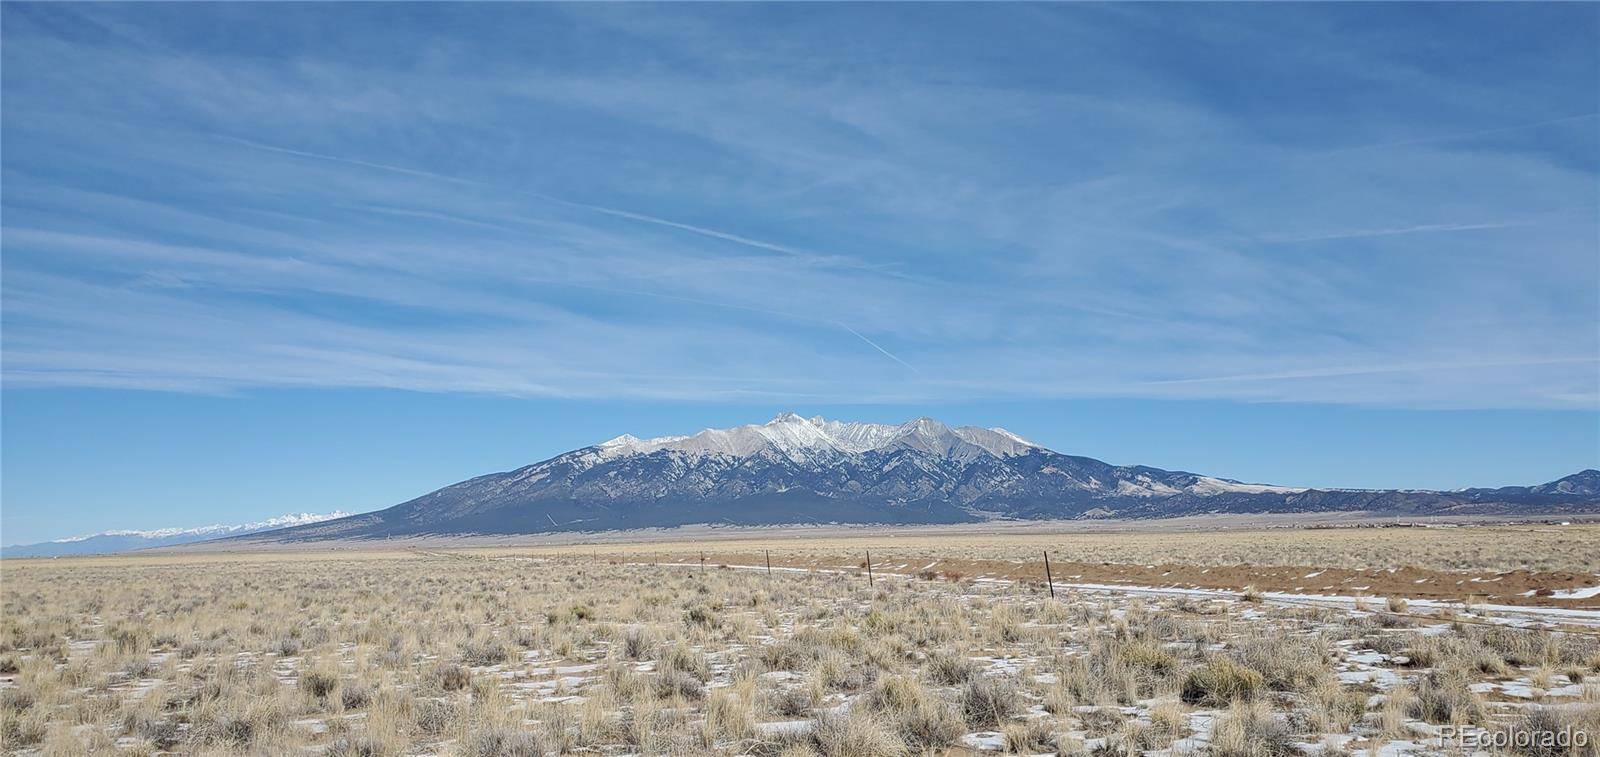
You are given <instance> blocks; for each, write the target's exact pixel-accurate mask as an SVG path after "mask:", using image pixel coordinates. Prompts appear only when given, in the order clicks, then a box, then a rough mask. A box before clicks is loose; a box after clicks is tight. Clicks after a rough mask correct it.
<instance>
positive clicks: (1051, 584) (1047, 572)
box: [1044, 549, 1056, 599]
mask: <svg viewBox="0 0 1600 757" xmlns="http://www.w3.org/2000/svg"><path fill="white" fill-rule="evenodd" d="M1044 583H1045V585H1046V586H1049V587H1050V598H1051V599H1055V598H1056V580H1055V578H1053V577H1051V575H1050V550H1048V549H1047V550H1045V551H1044Z"/></svg>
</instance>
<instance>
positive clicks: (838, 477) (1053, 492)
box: [243, 413, 1600, 541]
mask: <svg viewBox="0 0 1600 757" xmlns="http://www.w3.org/2000/svg"><path fill="white" fill-rule="evenodd" d="M1328 511H1337V512H1354V511H1362V512H1370V513H1379V514H1390V515H1463V514H1466V515H1503V514H1534V513H1537V514H1567V513H1582V512H1600V471H1597V470H1592V469H1591V470H1585V471H1582V472H1580V473H1577V474H1574V475H1571V476H1567V477H1565V478H1562V479H1559V480H1557V481H1552V482H1550V483H1547V484H1541V485H1537V486H1512V487H1503V488H1497V489H1461V490H1456V491H1428V490H1371V489H1307V488H1298V487H1289V486H1273V485H1269V484H1256V483H1245V482H1241V481H1235V480H1233V479H1227V478H1219V477H1215V476H1207V475H1201V474H1198V473H1189V472H1186V471H1171V470H1163V469H1160V468H1152V467H1147V466H1142V465H1111V464H1109V463H1105V462H1101V461H1099V460H1095V459H1093V458H1089V457H1081V456H1076V455H1066V454H1062V453H1059V452H1056V451H1053V450H1050V449H1047V448H1045V447H1043V446H1041V445H1038V444H1035V443H1033V442H1031V441H1029V440H1027V439H1024V438H1022V437H1021V436H1018V435H1016V434H1013V433H1011V432H1009V431H1006V430H1005V429H1002V428H981V427H977V426H961V427H956V428H951V427H949V426H946V425H945V424H943V423H940V422H939V421H936V420H933V419H931V418H918V419H916V420H913V421H909V422H906V423H901V424H881V423H849V422H840V421H832V420H827V419H824V418H821V417H814V418H803V417H801V416H799V415H795V414H793V413H783V414H780V415H778V416H777V417H776V418H773V419H772V420H771V421H769V422H767V423H765V424H759V425H757V424H752V425H746V426H738V427H735V428H729V429H706V430H704V431H701V432H699V433H696V434H693V435H688V436H665V437H658V438H653V439H638V438H635V437H633V436H629V435H623V436H619V437H617V438H615V439H611V440H609V441H605V442H601V443H599V444H595V445H592V446H588V447H583V448H581V449H576V450H573V451H571V452H567V453H564V454H561V455H557V456H555V457H552V458H550V459H548V460H545V461H542V462H538V463H534V464H532V465H528V466H525V467H522V468H518V469H516V470H512V471H506V472H503V473H491V474H488V475H485V476H479V477H477V478H472V479H468V480H466V481H462V482H460V483H457V484H453V485H451V486H447V487H444V488H443V489H439V490H437V491H434V492H431V493H428V494H425V495H423V496H421V497H417V498H416V499H413V500H410V501H408V502H404V503H401V504H399V505H395V506H394V507H390V508H388V509H385V510H379V511H376V512H370V513H365V514H361V515H353V516H349V517H344V518H337V519H333V520H328V521H324V522H319V523H313V524H306V525H299V526H294V527H291V528H287V529H282V530H278V531H272V532H268V533H264V534H255V535H252V536H248V537H243V538H247V539H251V540H254V541H262V540H283V541H305V540H322V539H341V538H362V539H372V538H387V537H402V536H421V535H466V534H525V533H544V532H561V531H602V530H613V529H633V528H657V527H673V526H681V525H689V524H723V525H770V524H806V523H814V524H815V523H874V524H915V523H960V522H976V521H986V520H995V519H1080V518H1160V517H1171V516H1178V515H1194V514H1202V513H1268V512H1273V513H1284V512H1290V513H1295V512H1328Z"/></svg>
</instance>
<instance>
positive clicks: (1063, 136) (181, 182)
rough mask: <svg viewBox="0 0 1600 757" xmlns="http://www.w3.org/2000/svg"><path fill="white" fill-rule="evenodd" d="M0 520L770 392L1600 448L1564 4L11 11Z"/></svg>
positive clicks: (1115, 443)
mask: <svg viewBox="0 0 1600 757" xmlns="http://www.w3.org/2000/svg"><path fill="white" fill-rule="evenodd" d="M0 21H3V26H0V37H3V39H0V41H3V46H0V56H3V61H0V62H3V68H0V86H3V104H0V142H3V152H0V248H3V258H0V275H3V276H0V295H3V300H0V318H3V321H0V337H3V355H0V357H3V368H0V377H3V383H0V414H3V415H0V432H3V433H0V437H3V439H0V445H3V448H0V452H3V457H0V473H3V477H0V541H3V542H4V543H7V544H11V543H20V542H28V541H37V540H40V539H46V538H57V537H62V536H70V535H73V534H79V533H86V532H90V531H96V530H100V529H103V528H152V527H165V526H188V525H201V524H207V523H217V522H224V523H227V522H244V521H248V520H255V519H259V518H261V517H267V516H272V515H279V514H282V513H285V512H302V511H310V512H323V511H329V510H333V509H343V510H348V511H352V512H354V511H361V510H370V509H376V508H379V507H384V506H387V505H391V504H395V503H397V502H399V501H402V500H404V499H409V498H410V497H413V496H416V495H418V494H421V493H424V492H427V491H430V490H432V489H435V488H438V487H440V486H443V485H446V484H449V483H452V482H454V481H457V480H460V479H463V478H466V477H469V476H472V475H477V474H481V473H486V472H490V471H496V470H505V469H508V468H513V467H516V466H518V465H522V464H526V463H529V462H534V461H537V460H540V459H544V458H546V457H549V456H552V455H554V454H557V453H559V452H562V451H565V450H567V449H571V448H574V447H578V446H582V445H585V444H589V443H593V442H596V441H599V440H601V439H605V438H609V437H611V436H615V435H618V434H621V433H624V432H627V433H633V434H635V435H638V436H647V435H652V434H666V433H688V432H693V431H695V430H697V429H699V428H703V427H709V426H727V425H735V424H738V423H751V422H755V423H759V422H763V421H765V420H767V419H768V418H770V417H772V416H773V415H774V414H776V413H777V412H778V411H782V410H794V411H797V412H800V413H802V414H804V415H812V414H823V415H827V416H828V417H839V418H844V419H859V420H873V421H900V420H906V419H909V418H913V417H917V416H922V415H930V416H934V417H939V418H941V419H943V420H946V421H947V422H950V423H952V424H957V423H961V424H965V423H972V424H978V425H984V426H996V425H998V426H1004V427H1006V428H1009V429H1011V430H1013V431H1016V432H1018V433H1020V434H1022V435H1024V436H1027V437H1029V438H1031V439H1034V440H1036V441H1039V442H1041V443H1044V444H1046V445H1047V446H1050V447H1052V448H1054V449H1057V450H1060V451H1063V452H1071V453H1075V454H1084V455H1090V456H1093V457H1098V458H1101V459H1105V460H1107V461H1109V462H1113V463H1119V464H1120V463H1139V464H1147V465H1156V466H1160V467H1167V468H1177V469H1185V470H1193V471H1198V472H1204V473H1208V474H1214V475H1221V476H1227V477H1230V478H1237V479H1244V480H1253V481H1266V482H1271V483H1279V484H1287V485H1301V486H1385V487H1387V486H1395V487H1438V488H1454V487H1459V486H1474V485H1494V486H1498V485H1509V484H1532V483H1539V482H1542V481H1547V480H1550V479H1554V478H1557V477H1560V476H1562V475H1566V474H1568V473H1572V472H1575V471H1577V470H1579V469H1582V468H1586V467H1596V466H1600V47H1597V46H1596V45H1594V40H1595V39H1596V36H1597V34H1600V5H1595V4H1521V5H1509V4H1507V5H1501V4H1488V3H1481V4H1479V3H1474V4H1444V3H1430V4H1419V5H1407V4H1277V5H1269V4H1240V5H1205V6H1193V5H1164V4H1121V5H1117V4H981V5H964V4H937V5H915V4H884V5H861V4H800V5H789V4H756V5H713V4H691V5H631V4H588V5H559V4H398V5H382V4H273V5H263V4H203V5H197V4H96V5H76V4H32V3H6V4H4V5H0Z"/></svg>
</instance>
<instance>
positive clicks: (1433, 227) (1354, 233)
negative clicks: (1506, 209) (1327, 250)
mask: <svg viewBox="0 0 1600 757" xmlns="http://www.w3.org/2000/svg"><path fill="white" fill-rule="evenodd" d="M1526 225H1528V224H1527V223H1430V224H1418V225H1416V226H1400V227H1395V228H1388V229H1346V230H1342V231H1324V232H1316V233H1311V234H1284V235H1278V234H1264V235H1262V236H1261V240H1262V241H1264V242H1322V241H1328V240H1333V239H1364V238H1367V237H1393V236H1402V235H1406V234H1436V233H1446V232H1456V231H1488V230H1491V229H1509V228H1514V227H1517V226H1526Z"/></svg>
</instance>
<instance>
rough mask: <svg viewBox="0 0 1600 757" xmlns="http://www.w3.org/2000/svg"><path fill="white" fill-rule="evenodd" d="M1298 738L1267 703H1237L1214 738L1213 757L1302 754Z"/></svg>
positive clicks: (1265, 756)
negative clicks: (1297, 743) (1296, 739)
mask: <svg viewBox="0 0 1600 757" xmlns="http://www.w3.org/2000/svg"><path fill="white" fill-rule="evenodd" d="M1299 753H1300V749H1299V748H1298V747H1296V746H1295V743H1294V736H1293V734H1292V732H1291V731H1290V729H1289V726H1288V724H1287V723H1285V722H1284V721H1282V720H1280V719H1278V718H1277V717H1275V716H1274V715H1273V713H1272V709H1271V708H1269V707H1267V705H1266V704H1265V703H1264V702H1244V701H1235V702H1234V703H1233V704H1232V705H1231V706H1230V707H1229V708H1228V711H1227V712H1226V713H1224V714H1223V716H1222V717H1220V718H1218V719H1217V725H1216V727H1215V728H1214V729H1213V730H1212V734H1211V754H1213V755H1216V756H1217V757H1280V756H1281V755H1292V754H1299Z"/></svg>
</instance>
